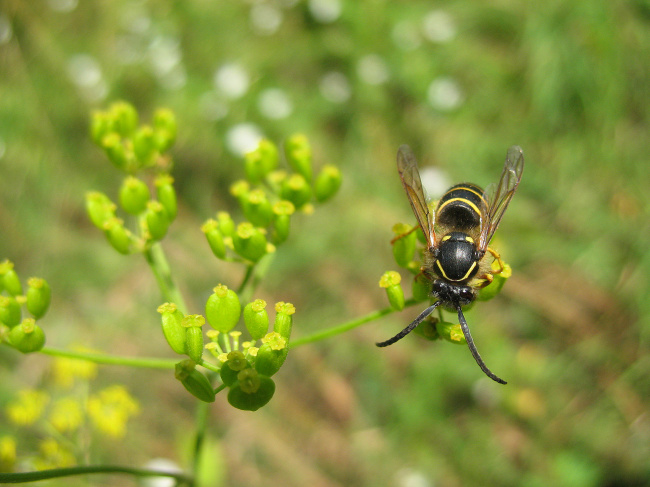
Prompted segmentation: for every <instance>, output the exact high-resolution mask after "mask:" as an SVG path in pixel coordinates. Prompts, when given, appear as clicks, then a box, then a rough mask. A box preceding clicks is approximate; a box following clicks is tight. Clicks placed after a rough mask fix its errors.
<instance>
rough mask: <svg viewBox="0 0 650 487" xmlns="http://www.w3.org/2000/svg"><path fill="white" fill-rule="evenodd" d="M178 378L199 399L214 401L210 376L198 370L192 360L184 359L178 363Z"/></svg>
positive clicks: (176, 372) (176, 371) (176, 374)
mask: <svg viewBox="0 0 650 487" xmlns="http://www.w3.org/2000/svg"><path fill="white" fill-rule="evenodd" d="M174 375H175V376H176V378H177V379H178V380H180V381H181V384H183V387H185V389H186V390H187V392H189V393H190V394H192V395H193V396H194V397H196V398H197V399H200V400H201V401H203V402H214V398H215V394H214V389H213V388H212V385H211V384H210V381H209V380H208V378H207V377H206V376H205V375H203V374H202V373H201V372H199V371H198V370H196V368H195V364H194V362H193V361H192V360H183V361H182V362H179V363H177V364H176V370H175V374H174Z"/></svg>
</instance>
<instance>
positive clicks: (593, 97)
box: [0, 0, 650, 487]
mask: <svg viewBox="0 0 650 487" xmlns="http://www.w3.org/2000/svg"><path fill="white" fill-rule="evenodd" d="M118 99H124V100H127V101H129V102H131V103H133V104H134V105H135V106H136V107H137V108H138V110H139V111H140V113H141V114H142V118H143V119H144V120H145V121H146V120H147V119H148V116H149V115H150V114H151V113H152V112H153V110H154V109H155V108H157V107H159V106H165V107H169V108H171V109H172V110H174V112H175V113H176V114H177V117H178V122H179V138H178V141H177V144H176V146H175V149H174V157H175V160H176V168H175V171H174V176H175V178H176V181H177V184H178V190H179V193H180V203H181V211H180V216H179V219H178V220H177V221H176V222H175V224H174V227H173V229H172V231H171V233H170V235H169V236H168V237H167V239H166V241H165V243H164V244H163V245H164V247H165V249H166V251H167V252H168V255H169V258H170V262H171V265H172V267H173V270H174V271H175V273H176V275H177V279H178V282H179V283H180V284H181V287H182V289H183V291H184V292H185V293H186V296H187V297H188V300H189V303H190V306H191V308H193V309H194V310H195V311H194V312H201V306H202V303H203V302H204V300H205V298H206V297H207V295H208V294H209V292H210V290H211V288H212V287H213V286H214V285H216V284H217V283H219V282H223V283H224V284H227V285H231V286H236V285H237V284H238V283H239V281H240V279H241V277H242V269H241V268H240V267H239V266H236V265H226V264H223V263H221V262H218V261H217V260H216V259H215V258H214V257H212V256H211V254H210V252H209V248H208V246H207V245H206V243H205V241H204V237H203V235H202V234H201V232H200V230H199V226H200V224H201V222H202V221H204V220H205V219H206V218H207V217H209V216H211V215H212V214H213V213H214V212H215V211H216V210H229V211H236V205H235V202H234V201H233V199H232V198H231V197H230V196H229V194H228V186H229V184H230V183H231V182H232V181H234V180H235V179H238V178H241V177H242V176H243V167H242V165H241V158H240V157H239V156H238V153H240V152H241V151H242V150H245V149H246V148H247V147H250V144H251V142H252V141H254V140H255V138H256V137H259V136H260V135H264V136H266V137H269V138H271V139H272V140H274V141H276V142H281V141H282V140H283V139H284V138H286V137H287V136H289V135H291V134H292V133H294V132H298V131H299V132H303V133H305V134H306V135H307V136H308V137H309V139H310V141H311V142H312V145H313V149H314V154H315V163H316V165H317V166H320V165H323V164H326V163H334V164H336V165H338V166H339V167H340V168H341V169H342V172H343V174H344V178H345V180H344V185H343V188H342V190H341V192H340V194H339V195H338V196H337V197H336V199H335V200H334V201H333V202H332V203H331V204H328V205H325V206H324V207H323V208H322V209H319V210H318V211H317V212H316V213H315V214H314V215H312V216H299V217H297V218H296V219H295V221H294V223H295V225H294V227H293V234H292V237H291V239H290V240H289V242H288V243H286V244H285V245H284V246H283V247H282V248H281V249H280V252H278V255H277V258H276V260H275V261H274V264H273V268H272V269H271V271H270V273H269V275H268V278H267V280H266V281H265V282H264V283H263V284H262V286H261V288H260V289H259V293H257V294H258V296H259V297H262V298H264V299H266V300H267V301H269V302H275V301H279V300H284V301H290V302H292V303H294V304H295V305H296V307H297V309H298V313H297V315H296V318H295V326H294V334H295V336H296V337H299V336H304V335H307V334H309V333H312V332H314V331H317V330H319V329H324V328H326V327H328V326H333V325H335V324H338V323H340V322H342V321H345V320H348V319H352V318H355V317H357V316H361V315H362V314H365V313H367V312H370V311H372V310H374V309H377V308H380V307H384V306H385V305H386V302H385V297H384V295H383V291H382V290H381V289H379V287H378V285H377V281H378V279H379V277H380V276H381V274H382V273H383V272H384V271H385V270H387V269H394V268H395V267H396V266H395V264H394V263H393V261H392V254H391V248H390V245H389V240H390V238H391V236H392V234H391V226H392V225H393V223H395V222H398V221H405V222H411V221H412V220H413V218H412V215H411V211H410V207H409V205H408V202H407V199H406V197H405V195H404V192H403V189H402V188H401V185H400V182H399V178H398V176H397V172H396V168H395V154H396V151H397V147H398V146H399V145H400V144H402V143H408V144H410V145H411V146H412V147H413V149H414V152H415V153H416V155H417V156H418V159H419V160H420V165H421V167H423V168H424V167H427V166H435V167H436V168H437V169H438V170H439V171H441V174H442V176H439V177H440V178H442V179H444V180H446V181H448V183H449V184H453V183H455V182H458V181H462V180H470V181H472V182H475V183H477V184H480V185H486V184H488V183H490V182H492V181H495V180H496V179H497V178H498V176H499V174H500V170H501V168H502V165H503V159H504V156H505V152H506V149H507V148H508V146H510V145H512V144H518V145H521V146H522V147H523V149H524V153H525V156H526V169H525V171H524V175H523V179H522V183H521V185H520V187H519V190H518V192H517V194H516V196H515V198H514V199H513V202H512V204H511V206H510V208H509V209H508V212H507V215H506V217H505V218H504V220H503V222H502V225H501V228H500V230H499V232H498V234H497V237H496V239H495V242H494V245H495V247H496V248H498V249H499V250H500V252H501V253H502V255H503V256H504V258H505V259H506V261H507V262H508V263H510V264H511V265H512V267H513V271H514V275H513V277H512V278H511V279H510V281H509V282H508V283H507V285H506V287H505V288H504V291H503V292H502V294H501V295H500V296H498V297H497V298H496V299H494V300H492V301H490V302H487V303H479V304H478V305H477V306H475V307H474V308H473V309H472V310H471V311H470V312H468V313H467V319H468V322H469V324H470V328H471V329H472V331H473V335H474V338H475V340H476V342H477V346H478V348H479V350H480V351H481V353H482V355H483V358H484V359H485V361H486V363H487V364H488V365H489V367H490V368H491V369H492V370H493V371H494V372H495V373H496V374H497V375H499V376H501V377H504V378H505V379H506V380H508V382H509V383H508V385H507V386H499V385H498V384H495V383H493V382H492V381H490V380H489V379H488V378H486V377H485V376H483V374H482V373H481V371H480V370H479V369H478V367H477V366H476V364H475V362H474V360H473V359H472V357H471V355H470V353H469V351H468V350H467V348H466V347H456V346H453V345H451V344H449V343H446V342H444V343H443V342H426V341H424V340H422V339H420V338H418V337H416V336H411V337H409V338H407V339H405V340H403V341H401V342H399V344H396V345H394V346H393V347H390V348H388V349H381V350H380V349H377V348H376V347H375V346H374V343H375V341H379V340H383V339H386V338H388V337H390V336H392V335H393V334H395V333H396V332H397V331H399V330H400V329H401V328H402V327H403V326H404V325H405V324H406V323H408V322H409V321H410V320H411V319H412V318H413V317H414V316H415V315H416V314H417V313H418V312H419V311H420V310H419V309H409V310H406V311H404V312H403V313H398V314H393V315H391V316H390V317H389V318H386V319H384V320H382V321H380V322H373V323H371V324H369V325H366V326H364V327H362V328H360V329H357V330H354V331H353V332H350V333H347V334H344V335H341V336H338V337H335V338H333V339H330V340H327V341H324V342H320V343H318V344H315V345H308V346H304V347H300V348H298V349H296V350H294V351H292V353H291V354H290V356H289V360H288V361H287V363H286V364H285V366H284V367H283V370H282V371H281V372H280V373H279V374H278V376H277V381H276V382H277V387H278V389H277V393H276V396H275V398H274V399H273V401H272V402H271V403H270V404H269V405H268V406H266V407H265V408H263V409H262V410H260V411H259V412H257V413H247V412H242V411H238V410H234V409H232V408H231V407H230V406H228V405H227V403H226V401H225V400H224V398H217V401H216V403H215V404H214V405H213V406H212V407H211V424H212V428H211V432H212V435H213V437H214V441H215V445H216V446H215V449H214V450H213V451H212V453H211V461H210V464H211V465H212V466H214V468H220V469H223V478H224V479H225V480H224V485H233V486H250V485H255V486H275V485H286V486H305V485H310V486H318V487H320V486H343V485H345V486H348V485H350V486H377V485H387V486H400V487H428V486H431V487H433V486H436V487H437V486H441V487H447V486H452V487H455V486H485V485H499V486H526V487H538V486H540V487H541V486H548V485H554V486H572V487H576V486H577V487H592V486H593V487H595V486H603V487H627V486H644V485H650V462H649V461H648V458H650V416H649V415H648V410H649V404H650V380H649V379H648V377H650V356H649V355H648V350H649V343H650V342H649V340H650V300H649V299H648V297H649V292H648V290H649V277H648V276H649V275H650V257H649V256H650V254H649V253H648V251H647V249H648V243H649V236H650V228H649V224H648V210H649V208H650V199H649V198H648V197H647V192H648V183H650V170H649V165H650V137H649V134H648V130H649V128H650V126H649V124H648V121H649V116H650V2H648V1H647V0H629V1H620V2H606V1H592V0H576V1H573V2H567V1H557V0H550V1H546V2H517V1H513V0H503V1H500V2H472V1H467V0H458V1H451V2H429V1H418V0H414V1H386V0H384V1H382V0H370V1H351V0H348V1H344V0H310V1H298V0H269V1H264V0H250V1H236V0H231V1H221V2H214V1H207V0H193V1H184V2H174V1H163V0H160V1H136V0H132V1H127V0H115V1H96V2H78V1H77V0H47V1H45V0H34V1H30V2H24V1H19V0H3V1H2V3H0V168H1V173H0V174H1V177H0V228H1V229H2V233H1V237H0V257H2V258H9V259H11V260H12V261H14V262H15V263H16V268H17V270H18V272H19V274H20V275H21V276H22V277H24V278H27V277H29V276H32V275H38V276H42V277H45V278H46V279H48V281H49V282H50V284H51V286H52V289H53V296H54V298H53V304H52V308H51V310H50V312H49V314H48V316H47V317H46V320H45V321H44V327H45V331H46V334H47V336H48V345H50V346H57V347H69V346H72V345H74V344H84V345H86V346H89V347H94V348H96V349H98V350H103V351H106V352H109V353H117V354H125V355H142V356H159V357H160V356H164V357H171V356H172V355H173V354H172V352H171V351H170V350H169V348H168V347H167V345H166V344H165V343H164V340H163V338H162V336H161V334H160V333H159V328H158V326H159V325H158V315H157V313H155V308H156V306H157V305H158V304H160V296H159V294H158V292H157V289H156V286H155V282H154V280H153V278H152V276H151V275H150V273H149V272H148V269H147V267H146V265H145V263H144V260H143V259H138V258H137V257H131V258H125V257H123V256H120V255H116V252H114V251H113V250H112V249H111V248H110V247H109V246H108V245H106V243H105V241H104V239H103V236H102V235H101V234H100V233H99V232H98V231H96V229H95V228H94V227H92V226H91V225H90V223H89V222H88V220H87V218H86V215H85V212H84V206H83V197H84V193H85V191H87V190H89V189H97V190H101V191H105V192H106V193H108V194H109V195H111V196H114V195H115V194H116V191H117V187H118V185H119V183H120V180H121V175H119V174H118V173H117V172H116V171H114V170H113V168H112V167H111V166H110V164H109V163H108V162H107V160H106V158H105V156H104V155H103V154H102V153H101V151H100V150H98V149H97V148H96V147H94V146H93V145H92V143H91V142H90V140H89V137H88V123H89V114H90V112H91V111H92V110H93V109H98V108H106V107H107V106H108V104H109V103H110V102H112V101H115V100H118ZM444 189H445V188H444V187H443V188H442V189H441V191H444ZM435 196H438V195H435ZM0 361H1V363H2V364H3V367H2V372H1V374H2V386H0V401H1V402H2V403H4V402H6V401H7V398H8V397H11V396H12V395H13V394H14V393H15V390H17V389H19V388H25V387H37V386H39V385H42V384H43V383H44V381H47V374H46V373H45V372H46V371H47V368H48V364H49V363H50V359H49V358H47V357H42V356H27V357H18V356H17V354H16V353H15V352H13V351H12V350H9V349H6V348H5V349H2V350H0ZM96 382H97V383H98V384H99V383H101V384H103V383H112V382H123V383H126V384H127V385H128V386H129V389H130V390H131V391H132V392H133V394H134V395H135V396H136V397H137V399H138V400H139V401H140V403H141V406H142V411H143V412H142V414H141V415H140V416H139V417H138V418H137V419H136V420H135V421H133V422H132V423H131V426H130V431H129V434H128V435H127V438H126V440H125V441H123V442H120V443H115V444H107V445H104V447H103V450H102V451H103V453H102V455H103V456H102V457H101V458H91V459H92V460H93V461H100V460H101V461H105V462H107V463H123V464H129V465H135V466H138V465H142V464H143V463H144V462H146V461H147V460H149V459H150V458H152V457H167V458H171V459H173V460H175V461H177V462H179V463H182V462H183V454H182V453H181V449H182V445H183V444H186V443H187V440H188V436H187V435H188V433H187V431H189V430H191V428H192V425H193V418H192V416H193V408H194V407H193V401H192V399H191V398H190V397H189V396H188V395H187V394H186V393H185V391H184V390H182V388H181V387H180V386H179V384H178V383H177V382H176V381H175V380H174V379H173V377H172V376H171V374H170V373H167V372H159V371H148V370H144V369H143V370H129V369H126V368H111V367H102V368H101V369H100V374H99V376H98V378H97V379H96ZM93 387H94V386H93ZM3 422H4V420H3ZM3 422H0V425H2V424H3ZM3 428H4V426H3ZM19 453H20V452H19ZM89 483H90V484H91V485H115V484H114V483H111V481H109V480H106V479H104V480H102V479H99V478H93V479H90V480H89ZM84 485H85V484H84ZM124 485H128V483H125V484H124Z"/></svg>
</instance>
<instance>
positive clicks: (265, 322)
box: [158, 284, 295, 411]
mask: <svg viewBox="0 0 650 487" xmlns="http://www.w3.org/2000/svg"><path fill="white" fill-rule="evenodd" d="M158 312H159V313H160V314H161V324H162V330H163V334H164V335H165V338H166V340H167V343H169V346H170V347H171V348H172V350H174V351H175V352H176V353H178V354H181V355H187V356H188V357H189V358H188V359H186V360H183V361H181V362H179V363H178V364H177V365H176V378H177V379H178V380H180V381H181V383H182V384H183V386H184V387H185V388H186V389H187V390H188V392H190V393H191V394H192V395H194V396H195V397H197V398H198V399H200V400H202V401H204V402H213V401H214V400H215V390H214V388H213V386H212V383H211V378H209V377H208V376H207V375H205V374H203V373H201V372H199V371H198V370H197V369H196V365H202V366H203V367H205V368H207V369H209V370H211V371H213V372H216V373H218V374H219V378H220V379H221V382H222V384H223V386H221V388H223V387H227V388H229V392H228V402H229V403H230V404H231V405H232V406H233V407H236V408H237V409H242V410H246V411H255V410H257V409H259V408H260V407H262V406H264V405H265V404H267V403H268V402H269V401H270V400H271V398H272V397H273V393H274V392H275V383H274V382H273V380H272V379H271V376H273V375H274V374H275V373H276V372H278V370H280V367H281V366H282V364H283V363H284V361H285V359H286V357H287V352H288V344H289V339H290V337H291V328H292V323H293V314H294V313H295V308H294V306H293V305H292V304H290V303H283V302H279V303H276V305H275V321H274V324H273V331H271V332H269V324H270V321H269V315H268V313H267V311H266V302H265V301H263V300H261V299H256V300H254V301H252V302H250V303H248V304H247V305H246V306H244V308H243V312H242V307H241V303H240V300H239V296H238V295H237V294H236V293H235V292H234V291H232V290H231V289H228V288H227V287H226V286H224V285H221V284H220V285H218V286H217V287H215V288H214V292H213V294H211V295H210V296H209V297H208V299H207V301H206V304H205V317H204V316H203V315H184V314H183V313H182V312H181V311H179V310H178V308H177V306H176V305H175V304H173V303H165V304H163V305H161V306H160V307H159V308H158ZM242 315H243V319H244V325H245V327H246V329H247V331H248V333H249V334H250V337H251V340H250V341H245V342H243V343H241V344H240V337H241V334H242V333H241V332H240V331H232V330H233V328H234V327H235V326H236V325H237V323H238V322H239V320H240V318H241V316H242ZM206 318H207V322H208V324H209V325H210V326H211V327H212V329H211V330H209V331H208V332H206V333H205V336H206V337H207V338H208V339H209V341H208V343H207V344H206V343H205V340H204V334H203V330H202V327H203V325H205V323H206ZM257 340H261V345H259V346H258V345H257ZM205 350H207V351H208V352H209V353H210V354H211V355H212V356H213V357H214V358H216V359H217V360H216V365H213V364H212V363H208V362H206V361H204V359H203V353H204V351H205ZM212 378H214V377H212Z"/></svg>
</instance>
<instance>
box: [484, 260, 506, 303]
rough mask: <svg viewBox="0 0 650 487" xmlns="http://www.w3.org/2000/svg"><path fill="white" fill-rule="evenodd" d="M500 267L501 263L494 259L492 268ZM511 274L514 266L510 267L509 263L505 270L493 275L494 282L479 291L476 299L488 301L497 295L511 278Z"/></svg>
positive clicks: (504, 267)
mask: <svg viewBox="0 0 650 487" xmlns="http://www.w3.org/2000/svg"><path fill="white" fill-rule="evenodd" d="M498 269H499V264H498V262H497V261H494V262H493V263H492V270H498ZM510 276H512V267H510V266H509V265H508V264H504V266H503V270H502V271H501V272H500V273H498V274H494V275H493V280H492V282H491V283H490V284H488V285H487V286H485V287H484V288H482V289H481V290H480V291H479V292H478V296H477V297H476V299H477V300H478V301H487V300H489V299H492V298H493V297H495V296H496V295H497V294H499V293H500V292H501V289H503V285H504V284H505V283H506V281H507V280H508V279H509V278H510Z"/></svg>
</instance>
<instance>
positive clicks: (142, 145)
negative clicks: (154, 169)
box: [133, 125, 158, 167]
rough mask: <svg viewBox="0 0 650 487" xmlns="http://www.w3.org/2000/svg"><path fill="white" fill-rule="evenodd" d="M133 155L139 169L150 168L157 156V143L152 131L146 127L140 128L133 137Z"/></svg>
mask: <svg viewBox="0 0 650 487" xmlns="http://www.w3.org/2000/svg"><path fill="white" fill-rule="evenodd" d="M133 153H134V154H135V157H136V159H137V160H138V162H139V163H140V164H139V167H148V166H151V165H152V164H153V162H154V158H155V156H156V154H158V141H157V140H156V134H155V133H154V131H153V129H152V128H151V127H149V126H147V125H145V126H142V127H140V128H139V129H138V130H137V131H136V133H135V135H134V136H133Z"/></svg>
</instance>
